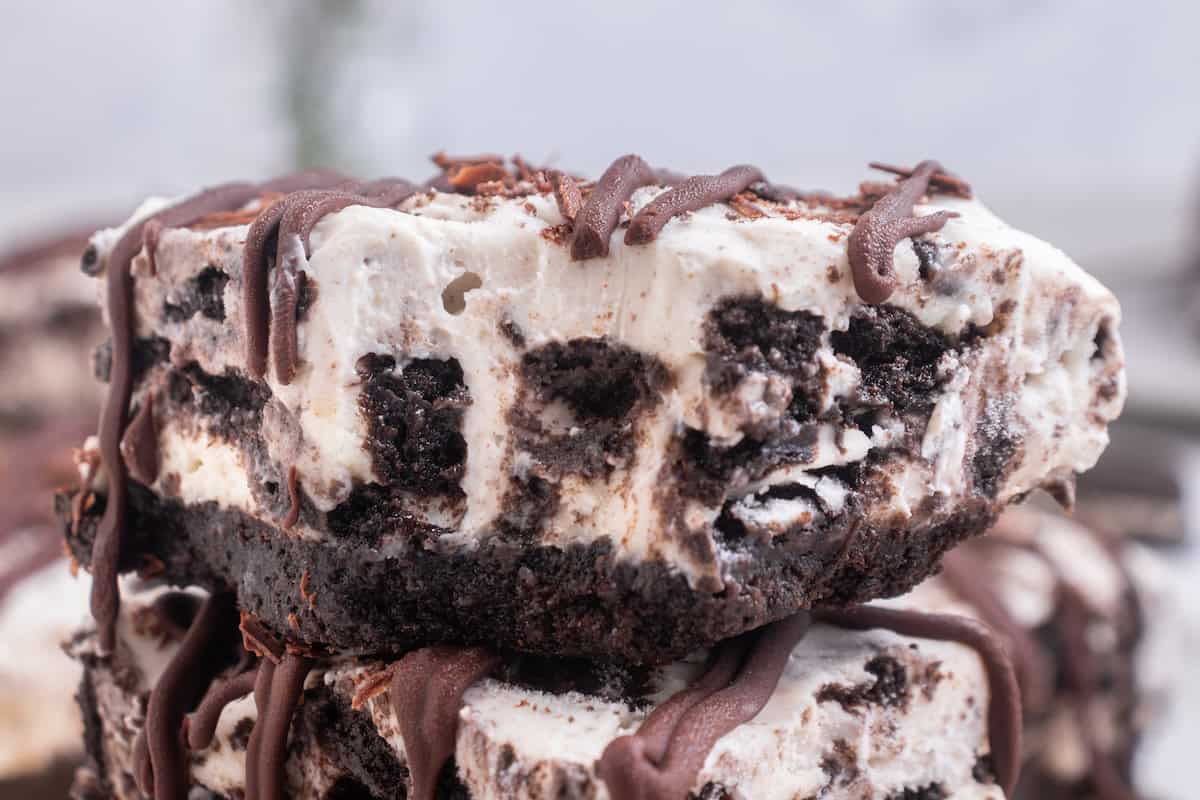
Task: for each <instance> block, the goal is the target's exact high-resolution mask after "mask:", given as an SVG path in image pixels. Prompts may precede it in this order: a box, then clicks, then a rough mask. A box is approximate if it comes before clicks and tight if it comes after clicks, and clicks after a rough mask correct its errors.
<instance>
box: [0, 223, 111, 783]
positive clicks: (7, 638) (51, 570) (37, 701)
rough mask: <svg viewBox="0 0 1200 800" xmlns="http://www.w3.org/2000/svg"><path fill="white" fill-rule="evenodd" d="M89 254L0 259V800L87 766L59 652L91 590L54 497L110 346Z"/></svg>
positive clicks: (90, 412)
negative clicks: (65, 538)
mask: <svg viewBox="0 0 1200 800" xmlns="http://www.w3.org/2000/svg"><path fill="white" fill-rule="evenodd" d="M86 247H87V239H86V237H85V236H83V235H81V234H69V235H66V236H63V237H57V238H54V239H52V240H48V241H45V242H41V243H39V244H36V245H34V246H31V247H26V248H22V249H20V250H14V251H11V252H10V253H8V254H7V255H4V256H0V498H2V499H0V643H3V646H2V647H0V798H4V800H8V798H14V800H15V798H31V797H61V796H64V794H65V793H66V791H67V788H68V787H69V785H70V779H71V775H72V773H73V772H74V769H75V766H76V764H77V763H78V762H79V760H80V758H81V752H82V748H81V745H80V733H81V726H80V723H79V713H78V709H77V708H76V705H75V702H74V699H73V697H72V690H73V687H75V686H76V685H77V684H78V682H79V674H80V673H79V668H78V666H77V665H76V664H75V663H74V662H72V661H71V660H70V659H69V658H67V657H66V656H65V654H64V653H63V652H62V643H63V642H64V640H65V639H66V638H67V636H68V635H69V634H70V632H71V631H72V630H73V629H74V628H75V627H76V626H77V625H78V624H79V620H80V618H81V615H82V613H83V607H82V606H81V605H80V603H81V602H84V599H85V598H86V596H87V592H88V587H89V585H90V581H89V580H88V578H87V576H86V575H80V576H78V577H76V576H74V575H73V574H72V571H71V569H70V565H69V563H68V560H67V558H66V557H65V551H64V548H63V545H62V539H61V536H60V534H59V532H58V529H57V527H56V526H55V525H54V520H53V514H52V506H53V500H52V495H53V491H54V490H55V489H57V488H61V487H63V486H73V485H77V484H78V483H79V476H78V472H77V469H76V465H75V464H74V463H72V458H71V455H72V449H73V448H75V447H78V446H79V444H80V442H81V441H82V439H81V438H80V437H81V436H87V435H88V433H90V432H91V431H93V430H94V429H95V421H96V418H97V415H98V413H99V398H100V394H99V392H98V391H97V390H96V386H95V379H94V377H93V376H92V370H91V366H90V364H91V352H92V350H93V348H94V347H95V346H96V345H97V344H98V343H99V342H100V340H101V339H102V337H103V326H102V324H101V321H100V312H99V310H98V309H97V308H96V303H95V288H94V284H93V283H92V282H91V281H89V280H87V278H85V277H84V276H83V275H81V274H80V258H81V256H82V255H83V253H84V250H85V248H86Z"/></svg>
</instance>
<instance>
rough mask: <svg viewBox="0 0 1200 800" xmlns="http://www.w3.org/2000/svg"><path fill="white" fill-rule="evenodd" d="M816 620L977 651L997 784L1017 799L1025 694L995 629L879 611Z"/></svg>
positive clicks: (831, 613) (840, 612) (862, 609)
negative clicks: (984, 684) (985, 690)
mask: <svg viewBox="0 0 1200 800" xmlns="http://www.w3.org/2000/svg"><path fill="white" fill-rule="evenodd" d="M814 617H815V618H816V619H817V620H818V621H819V622H824V623H826V624H829V625H836V626H838V627H840V628H847V629H849V630H869V629H871V628H883V629H886V630H890V631H893V632H895V633H898V634H900V635H901V636H915V637H916V638H918V639H934V640H936V641H947V642H958V643H959V644H963V645H966V646H967V647H970V648H972V649H973V650H975V652H977V653H978V654H979V657H980V659H981V660H982V661H983V667H984V671H985V672H986V673H987V678H988V687H989V694H990V697H989V701H988V719H987V721H988V742H989V744H990V746H991V751H992V764H993V767H994V769H995V772H996V780H997V781H998V782H999V784H1000V788H1001V789H1003V790H1004V794H1005V795H1006V796H1010V795H1012V791H1013V788H1014V787H1015V786H1016V785H1017V778H1018V777H1019V776H1020V772H1021V724H1022V717H1021V691H1020V689H1019V688H1018V687H1017V676H1016V672H1015V671H1014V670H1013V666H1012V662H1011V661H1010V660H1009V658H1008V653H1007V651H1006V650H1005V648H1004V645H1003V644H1002V643H1001V641H1000V639H999V638H998V637H997V636H996V634H994V633H993V632H992V630H991V629H990V628H988V627H987V626H986V625H984V624H983V623H981V622H977V621H975V620H973V619H970V618H969V617H960V616H955V615H953V614H925V613H922V612H919V611H911V610H905V609H895V608H882V607H880V606H858V607H855V608H845V609H825V610H821V611H817V612H814Z"/></svg>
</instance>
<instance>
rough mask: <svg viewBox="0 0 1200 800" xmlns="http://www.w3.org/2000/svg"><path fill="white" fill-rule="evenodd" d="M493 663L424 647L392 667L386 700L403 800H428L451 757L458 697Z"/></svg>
mask: <svg viewBox="0 0 1200 800" xmlns="http://www.w3.org/2000/svg"><path fill="white" fill-rule="evenodd" d="M499 663H500V657H499V656H498V655H496V654H495V653H493V652H492V651H490V650H488V649H487V648H483V647H427V648H424V649H422V650H417V651H414V652H412V653H409V654H408V655H406V656H405V657H404V658H402V659H400V662H399V663H398V664H397V665H396V671H395V673H394V674H393V676H392V682H391V686H390V687H389V689H388V697H389V699H390V701H391V704H392V710H393V711H394V713H395V714H396V719H397V720H399V723H400V735H401V736H402V737H403V739H404V751H405V753H406V755H407V758H408V771H409V775H410V777H411V780H412V786H411V789H410V792H409V795H408V797H409V800H434V796H435V794H434V792H435V789H436V788H437V780H438V775H439V774H440V773H441V771H442V767H443V766H444V765H445V764H446V761H447V760H448V759H449V758H450V756H451V755H452V754H453V753H454V740H455V736H456V735H457V732H458V712H459V710H460V709H461V708H462V698H463V693H464V692H466V691H467V689H469V688H470V687H471V685H472V684H473V683H475V682H476V681H478V680H479V679H480V678H482V677H484V676H485V675H487V674H488V673H490V672H491V671H492V670H494V669H495V668H496V667H497V666H498V665H499Z"/></svg>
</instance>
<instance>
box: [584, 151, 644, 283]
mask: <svg viewBox="0 0 1200 800" xmlns="http://www.w3.org/2000/svg"><path fill="white" fill-rule="evenodd" d="M657 179H658V178H657V176H656V175H655V173H654V170H652V169H651V168H650V166H649V165H648V164H647V163H646V162H645V161H643V160H642V159H641V158H640V157H639V156H635V155H628V156H621V157H620V158H618V159H617V160H616V161H614V162H613V163H612V165H611V166H609V168H608V169H606V170H604V174H603V175H601V176H600V180H599V181H597V183H596V185H595V187H593V188H592V193H591V195H589V196H588V199H587V203H586V204H584V206H583V208H582V209H580V211H579V213H578V214H577V215H576V217H575V232H574V237H573V238H572V240H571V258H572V259H574V260H575V261H586V260H587V259H589V258H602V257H604V256H607V255H608V240H609V237H611V236H612V233H613V231H615V230H616V229H617V223H618V222H619V221H620V219H621V209H622V208H623V207H624V205H625V202H626V201H628V200H629V198H630V197H632V196H633V193H634V192H635V191H637V190H638V189H640V188H641V187H643V186H648V185H649V184H652V183H655V182H656V181H657Z"/></svg>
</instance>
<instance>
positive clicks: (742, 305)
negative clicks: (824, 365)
mask: <svg viewBox="0 0 1200 800" xmlns="http://www.w3.org/2000/svg"><path fill="white" fill-rule="evenodd" d="M824 332H825V321H824V320H823V319H822V318H821V317H820V316H818V315H816V314H812V313H810V312H808V311H785V310H783V309H781V308H779V307H777V306H774V305H772V304H770V303H768V302H766V301H765V300H763V299H762V298H761V297H734V298H730V299H727V300H723V301H721V302H720V303H719V304H718V305H717V306H716V307H715V308H714V309H713V310H712V312H710V314H709V318H708V320H707V322H706V323H705V332H704V348H705V350H707V351H708V353H709V356H710V358H709V382H710V383H711V384H712V386H713V387H714V389H715V390H716V391H718V392H719V391H729V390H731V389H733V388H734V387H735V386H736V385H737V384H738V382H739V381H740V380H741V378H742V377H743V376H744V375H745V374H746V373H747V372H749V371H752V370H753V371H760V372H761V371H774V372H778V373H781V374H784V375H788V376H792V377H799V376H801V375H804V374H805V373H809V374H811V373H812V372H813V366H812V361H813V356H814V355H815V354H816V352H817V349H818V348H819V347H820V345H821V336H822V334H823V333H824Z"/></svg>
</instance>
